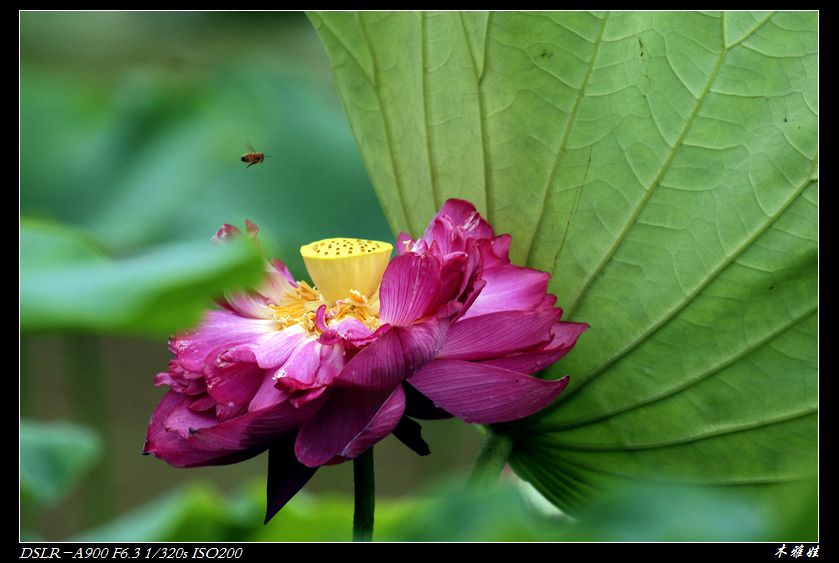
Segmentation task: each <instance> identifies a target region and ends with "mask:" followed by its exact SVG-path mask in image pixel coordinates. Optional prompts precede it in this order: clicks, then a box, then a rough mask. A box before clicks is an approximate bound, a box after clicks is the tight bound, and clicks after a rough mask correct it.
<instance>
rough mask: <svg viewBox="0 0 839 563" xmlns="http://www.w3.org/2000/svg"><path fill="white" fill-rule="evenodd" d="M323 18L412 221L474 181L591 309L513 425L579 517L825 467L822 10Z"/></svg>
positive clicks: (368, 135) (417, 222) (373, 151)
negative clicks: (602, 505) (646, 485)
mask: <svg viewBox="0 0 839 563" xmlns="http://www.w3.org/2000/svg"><path fill="white" fill-rule="evenodd" d="M309 17H310V20H311V21H312V23H313V25H314V27H315V28H316V29H317V31H318V34H319V35H320V38H321V41H322V42H323V44H324V46H325V48H326V52H327V54H328V56H329V58H330V60H331V61H332V66H333V70H334V74H335V77H336V81H337V85H338V91H339V94H340V97H341V100H342V102H343V105H344V109H345V111H346V113H347V115H348V117H349V120H350V123H351V125H352V128H353V131H354V133H355V137H356V141H357V142H358V144H359V146H360V148H361V152H362V155H363V157H364V160H365V162H366V163H367V167H368V170H369V171H370V175H371V178H372V179H373V183H374V186H375V188H376V192H377V194H378V196H379V199H380V201H381V202H382V205H383V206H384V208H385V213H386V215H387V217H388V220H389V221H390V223H391V225H392V227H393V228H394V229H397V230H398V229H404V230H408V231H410V232H412V233H413V234H414V235H416V234H418V233H419V232H420V231H421V229H422V227H423V225H425V224H426V222H427V221H428V220H429V218H430V217H431V216H432V214H433V213H434V211H435V209H436V208H437V207H439V205H440V204H441V203H442V202H443V201H444V200H445V199H446V198H448V197H464V198H467V199H469V200H471V201H473V202H474V203H475V204H476V205H477V206H478V208H479V209H480V210H481V211H482V212H483V213H484V214H485V215H486V216H487V217H488V218H489V219H490V221H492V223H493V224H494V226H495V227H496V229H497V231H498V232H500V233H504V232H507V233H511V234H512V235H513V246H512V258H513V260H514V261H515V262H518V263H524V262H526V263H527V264H528V265H530V266H532V267H535V268H539V269H542V270H546V271H548V272H550V273H552V274H553V280H552V283H551V286H550V289H551V291H552V292H553V293H555V294H556V295H558V297H559V301H558V304H559V305H561V306H563V307H564V309H565V311H566V316H567V318H569V319H572V320H577V321H586V322H589V323H590V324H591V329H590V330H589V331H588V332H587V333H586V334H585V335H584V336H583V337H582V338H581V340H580V342H579V344H578V345H577V347H576V349H575V350H574V351H573V352H572V353H571V354H570V355H569V356H568V357H567V358H566V359H564V360H563V361H562V362H560V364H559V365H558V366H556V367H554V368H552V369H551V370H549V372H548V374H547V376H548V377H551V378H554V377H558V376H561V375H564V374H570V375H571V385H570V386H569V389H568V390H567V391H566V392H565V393H564V394H563V396H561V397H560V399H559V400H558V401H557V402H556V403H555V404H554V405H553V406H552V407H551V408H549V409H547V410H546V411H544V412H543V413H540V414H539V415H537V416H535V417H533V418H531V419H529V420H525V421H522V422H520V423H517V424H514V425H508V426H506V427H505V428H503V429H499V430H503V431H506V432H511V433H513V434H514V435H515V442H516V443H515V449H514V451H513V454H512V457H511V462H512V464H513V467H514V468H515V469H516V471H517V472H518V473H519V474H520V475H522V476H523V477H524V478H526V479H527V480H529V481H530V482H532V483H533V484H534V485H535V486H536V487H537V488H538V489H539V490H540V491H541V492H542V493H544V494H545V495H546V496H547V497H548V498H549V499H550V500H552V501H553V502H554V503H556V504H557V505H558V506H560V507H561V508H563V509H565V510H571V511H575V512H576V511H578V510H581V509H582V507H584V506H586V505H587V504H588V503H589V502H590V501H591V499H592V498H593V497H596V496H597V493H598V492H600V491H602V490H604V488H605V487H607V486H608V485H610V484H613V483H620V482H623V481H625V480H627V479H628V480H635V479H639V478H648V479H650V478H651V479H655V480H659V481H668V482H677V483H686V484H702V483H704V484H709V485H714V486H719V487H720V489H719V490H720V494H725V491H729V493H728V494H739V492H741V491H742V490H749V491H753V492H755V493H757V494H758V497H760V498H780V497H779V495H778V490H779V489H782V488H784V487H785V486H786V485H787V484H789V483H793V482H796V481H800V480H801V479H802V478H804V477H806V476H807V475H810V474H812V473H813V472H814V469H815V464H816V418H817V416H816V414H817V406H816V405H817V386H816V379H817V378H816V335H817V324H816V323H817V293H816V268H817V244H816V228H817V226H816V211H817V183H818V174H817V162H818V157H817V123H818V115H817V107H818V96H817V93H818V82H817V77H818V52H817V45H818V44H817V40H818V35H817V21H818V16H817V14H816V13H814V12H807V13H797V12H778V13H747V12H734V13H693V12H667V13H658V12H640V13H582V12H574V13H556V12H555V13H517V12H499V13H492V14H487V13H478V12H471V13H457V12H447V13H412V12H400V13H369V12H368V13H360V14H359V13H349V12H342V13H312V14H310V16H309ZM734 491H736V493H735V492H734Z"/></svg>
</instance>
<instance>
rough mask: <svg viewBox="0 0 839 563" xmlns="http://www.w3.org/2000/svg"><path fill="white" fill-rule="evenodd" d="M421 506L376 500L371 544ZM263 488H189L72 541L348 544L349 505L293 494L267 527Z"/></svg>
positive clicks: (395, 531)
mask: <svg viewBox="0 0 839 563" xmlns="http://www.w3.org/2000/svg"><path fill="white" fill-rule="evenodd" d="M420 506H422V503H421V502H420V501H417V500H413V499H405V500H402V499H400V500H398V501H396V500H387V499H384V500H380V501H379V502H378V503H377V506H376V537H377V539H387V538H393V537H395V536H396V535H397V534H398V531H399V530H401V529H403V528H404V524H403V522H404V521H406V520H407V519H409V517H411V515H412V514H414V513H415V512H416V510H417V508H418V507H420ZM264 513H265V483H264V482H263V481H262V480H259V481H253V482H250V483H248V484H247V485H246V486H244V487H243V488H242V489H240V490H239V491H236V492H234V493H233V494H230V495H222V494H221V493H219V491H217V490H216V489H215V488H213V487H211V486H210V485H207V484H202V483H194V484H191V485H189V486H187V487H183V488H180V489H176V490H175V491H172V492H171V493H168V494H167V495H165V496H163V497H161V498H159V499H156V500H153V501H151V502H149V503H148V504H146V505H144V506H141V507H139V508H137V509H135V510H133V511H131V512H129V513H128V514H126V515H124V516H122V517H121V518H119V519H117V520H116V521H114V522H110V523H108V524H106V525H105V526H102V527H101V528H97V529H95V530H89V531H87V532H85V533H83V534H81V535H79V536H76V537H74V538H72V539H73V541H349V540H350V538H351V537H352V499H351V498H348V497H345V496H340V495H338V496H336V495H321V496H317V497H313V496H311V495H307V494H306V493H305V492H303V493H299V494H298V495H297V496H295V497H294V499H292V501H291V502H290V503H289V504H288V505H287V506H286V507H285V508H283V510H282V511H281V512H280V513H279V514H278V515H277V516H275V517H274V519H273V520H271V522H270V523H269V524H268V525H263V524H262V517H263V515H264Z"/></svg>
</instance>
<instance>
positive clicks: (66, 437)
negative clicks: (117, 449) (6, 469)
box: [20, 420, 102, 506]
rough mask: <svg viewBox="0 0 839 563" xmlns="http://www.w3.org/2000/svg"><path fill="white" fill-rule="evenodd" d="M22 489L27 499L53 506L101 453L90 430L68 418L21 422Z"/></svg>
mask: <svg viewBox="0 0 839 563" xmlns="http://www.w3.org/2000/svg"><path fill="white" fill-rule="evenodd" d="M20 450H21V458H20V492H21V500H22V501H23V502H24V503H30V502H31V503H34V504H35V505H37V506H50V505H52V504H55V503H56V502H58V501H60V500H61V499H62V498H63V497H64V496H65V495H67V494H68V493H69V492H70V491H71V490H72V489H73V487H74V486H75V485H76V484H78V482H79V479H80V478H81V476H82V474H83V473H84V472H85V471H87V470H88V469H90V468H91V467H92V466H93V464H94V463H95V462H96V460H97V458H99V456H100V455H102V443H101V441H100V440H99V438H98V436H97V435H96V434H95V433H94V432H92V431H91V430H89V429H87V428H84V427H82V426H78V425H76V424H70V423H67V422H36V421H33V420H22V421H21V423H20Z"/></svg>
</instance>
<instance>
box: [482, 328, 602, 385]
mask: <svg viewBox="0 0 839 563" xmlns="http://www.w3.org/2000/svg"><path fill="white" fill-rule="evenodd" d="M586 329H588V324H587V323H570V322H559V323H556V324H555V325H554V326H553V327H552V329H551V342H550V343H549V344H547V345H545V346H543V347H541V348H537V349H534V350H529V351H527V352H522V353H520V354H511V355H509V356H501V357H498V358H492V359H489V360H484V361H482V362H481V363H482V364H487V365H491V366H495V367H499V368H504V369H509V370H512V371H518V372H522V373H536V372H538V371H542V370H543V369H545V368H548V367H550V366H552V365H553V364H554V363H556V362H557V361H558V360H560V359H561V358H563V357H564V356H565V355H566V354H567V353H568V352H570V351H571V349H572V348H573V347H574V345H575V344H576V343H577V338H579V337H580V335H581V334H582V333H583V332H585V331H586Z"/></svg>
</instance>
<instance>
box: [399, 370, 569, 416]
mask: <svg viewBox="0 0 839 563" xmlns="http://www.w3.org/2000/svg"><path fill="white" fill-rule="evenodd" d="M409 382H410V384H411V385H413V386H414V387H415V388H416V389H417V390H418V391H419V392H420V393H422V394H423V395H425V396H426V397H428V398H429V399H431V400H432V401H433V402H434V404H435V405H437V406H438V407H439V408H441V409H444V410H445V411H447V412H450V413H452V414H453V415H455V416H457V417H459V418H462V419H463V420H465V421H466V422H477V423H480V424H495V423H497V422H509V421H511V420H517V419H519V418H524V417H526V416H530V415H531V414H533V413H535V412H537V411H540V410H542V409H543V408H545V407H546V406H548V405H549V404H551V403H552V402H553V400H554V399H556V398H557V397H558V396H559V394H560V393H562V391H563V390H564V389H565V386H566V385H568V377H567V376H566V377H563V378H562V379H558V380H556V381H548V380H544V379H538V378H535V377H532V376H529V375H526V374H523V373H518V372H514V371H510V370H506V369H502V368H497V367H494V366H489V365H484V364H478V363H474V362H467V361H464V360H435V361H433V362H431V363H430V364H428V365H427V366H425V367H424V368H423V369H422V370H420V371H419V372H418V373H416V374H414V375H413V376H412V377H411V378H410V379H409Z"/></svg>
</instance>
